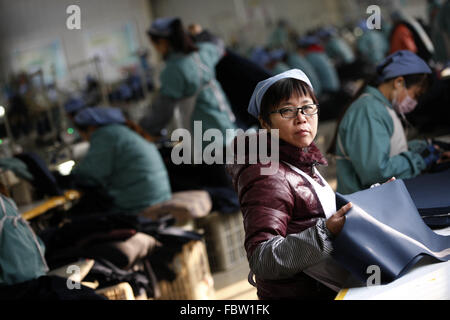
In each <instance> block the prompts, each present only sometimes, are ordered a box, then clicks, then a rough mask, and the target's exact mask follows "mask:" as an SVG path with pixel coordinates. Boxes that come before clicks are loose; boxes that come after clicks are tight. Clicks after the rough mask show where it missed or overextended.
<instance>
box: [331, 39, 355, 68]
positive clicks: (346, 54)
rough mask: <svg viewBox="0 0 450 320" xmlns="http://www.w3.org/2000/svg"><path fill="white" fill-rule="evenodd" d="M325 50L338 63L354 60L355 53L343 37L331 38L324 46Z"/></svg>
mask: <svg viewBox="0 0 450 320" xmlns="http://www.w3.org/2000/svg"><path fill="white" fill-rule="evenodd" d="M325 51H326V53H327V55H328V56H329V57H330V58H331V59H333V60H336V61H338V62H340V63H344V64H349V63H353V62H354V61H355V54H354V53H353V50H352V48H350V46H349V45H348V44H347V42H345V41H344V39H341V38H338V37H333V38H331V39H330V40H329V41H328V43H327V45H326V47H325Z"/></svg>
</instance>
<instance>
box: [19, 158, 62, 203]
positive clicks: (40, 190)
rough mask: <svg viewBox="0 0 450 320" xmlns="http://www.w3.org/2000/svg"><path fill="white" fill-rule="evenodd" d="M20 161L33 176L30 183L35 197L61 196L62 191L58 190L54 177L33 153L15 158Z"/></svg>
mask: <svg viewBox="0 0 450 320" xmlns="http://www.w3.org/2000/svg"><path fill="white" fill-rule="evenodd" d="M15 157H16V158H18V159H20V160H22V161H23V162H24V163H25V164H26V165H27V167H28V170H29V171H30V173H31V174H32V175H33V177H34V179H33V181H31V183H32V185H33V187H34V188H35V190H36V193H37V196H38V197H39V198H42V197H43V196H45V195H47V196H61V195H63V192H62V190H61V189H60V188H59V186H58V184H57V182H56V179H55V177H54V176H53V174H52V173H51V172H50V170H49V169H48V167H47V165H46V164H45V162H44V161H43V160H42V159H41V158H40V157H39V156H38V155H37V154H35V153H32V152H27V153H22V154H19V155H16V156H15Z"/></svg>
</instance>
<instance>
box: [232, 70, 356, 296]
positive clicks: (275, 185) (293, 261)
mask: <svg viewBox="0 0 450 320" xmlns="http://www.w3.org/2000/svg"><path fill="white" fill-rule="evenodd" d="M248 112H249V113H250V114H251V115H252V116H254V117H255V118H257V119H258V120H259V122H260V124H261V126H262V127H263V128H264V129H267V130H268V131H269V132H270V133H271V134H272V130H278V134H279V149H278V150H279V152H278V154H279V157H278V159H274V160H272V161H271V163H265V164H263V161H257V163H252V162H251V160H250V161H249V159H250V158H251V154H250V152H251V151H250V150H251V149H252V147H251V145H246V148H245V152H246V154H245V159H246V161H245V163H242V161H235V163H233V164H229V165H227V168H228V170H229V172H230V173H231V175H232V177H233V184H234V187H235V189H236V191H237V192H238V195H239V202H240V205H241V211H242V213H243V218H244V229H245V243H244V246H245V249H246V252H247V258H248V260H249V266H250V270H251V271H252V273H253V274H254V275H255V276H256V287H257V294H258V297H259V298H260V299H330V300H331V299H333V298H334V297H335V296H336V293H337V291H339V289H340V288H341V287H342V285H343V284H344V282H345V280H346V279H347V277H348V273H347V271H345V270H343V269H342V268H341V267H340V266H339V265H338V264H337V263H336V262H334V260H333V258H331V254H332V252H333V245H332V239H333V237H334V236H337V235H338V234H339V232H340V230H341V229H342V227H343V226H344V224H345V214H346V212H347V211H348V210H349V209H350V208H351V204H347V205H346V206H344V207H343V208H341V209H340V210H336V197H335V193H334V192H333V190H332V188H331V187H330V186H329V185H328V183H327V182H326V180H325V179H324V178H323V177H322V176H321V175H320V173H319V172H318V170H317V167H318V166H320V165H326V164H327V161H326V159H325V157H324V156H323V155H322V154H321V152H320V150H319V149H318V148H317V146H316V145H315V144H314V142H313V141H314V138H315V136H316V134H317V128H318V125H319V105H318V100H317V98H316V97H315V95H314V91H313V88H312V86H311V82H310V81H309V79H308V78H307V77H306V75H305V73H304V72H302V71H301V70H298V69H292V70H289V71H287V72H284V73H282V74H278V75H276V76H274V77H271V78H269V79H267V80H264V81H261V82H259V83H258V85H257V86H256V88H255V90H254V93H253V95H252V97H251V100H250V104H249V107H248ZM255 135H257V136H256V137H255V138H256V139H253V138H249V139H248V140H247V144H250V143H251V141H256V140H259V137H260V136H259V134H258V133H255ZM267 141H269V143H268V146H267V147H268V148H269V147H270V144H271V143H270V141H271V138H267ZM258 143H261V141H258ZM266 143H267V142H266ZM237 157H238V156H236V158H235V160H237ZM239 157H240V155H239ZM259 160H262V159H259ZM264 162H265V161H264ZM275 163H277V164H278V166H277V168H278V169H277V170H275V172H273V174H264V173H263V170H262V169H264V168H265V169H267V168H268V167H270V166H272V165H273V164H275ZM251 278H252V277H251Z"/></svg>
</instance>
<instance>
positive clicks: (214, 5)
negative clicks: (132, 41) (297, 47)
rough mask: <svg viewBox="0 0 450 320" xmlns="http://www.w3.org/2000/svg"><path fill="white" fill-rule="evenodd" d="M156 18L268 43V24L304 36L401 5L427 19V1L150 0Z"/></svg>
mask: <svg viewBox="0 0 450 320" xmlns="http://www.w3.org/2000/svg"><path fill="white" fill-rule="evenodd" d="M150 1H151V3H152V7H153V13H154V16H155V18H156V17H162V16H180V17H181V18H182V19H183V22H184V23H185V25H186V26H187V25H188V24H190V23H192V22H198V23H200V24H202V25H203V26H205V27H206V28H208V29H209V30H211V31H212V32H214V33H216V34H218V35H220V36H221V37H223V38H224V39H225V40H226V41H230V40H231V39H233V38H238V39H241V40H242V41H244V42H247V43H249V44H250V45H251V44H264V42H265V41H266V39H267V38H268V36H269V33H270V31H271V27H268V26H267V25H266V24H267V22H268V21H272V22H275V21H277V20H278V19H279V18H285V19H286V20H288V21H289V22H290V23H291V24H292V26H293V27H295V29H296V30H297V31H298V32H300V33H302V32H304V31H306V30H307V29H310V28H313V27H316V26H319V25H323V24H329V23H331V24H335V25H338V26H340V25H344V24H346V23H349V22H354V21H357V20H359V19H363V18H365V17H368V14H367V13H366V9H367V7H368V6H369V5H373V4H375V5H379V6H380V8H381V11H382V14H383V15H387V18H389V13H390V11H391V10H392V8H393V7H394V5H398V6H399V7H401V8H403V9H404V10H405V11H406V12H408V13H409V14H411V15H413V16H421V17H423V18H426V0H394V1H392V0H150Z"/></svg>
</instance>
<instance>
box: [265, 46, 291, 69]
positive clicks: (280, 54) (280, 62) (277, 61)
mask: <svg viewBox="0 0 450 320" xmlns="http://www.w3.org/2000/svg"><path fill="white" fill-rule="evenodd" d="M268 54H269V59H270V60H269V63H268V64H267V69H268V70H269V71H270V72H271V73H272V74H273V75H277V74H279V73H283V72H285V71H288V70H289V69H290V68H289V66H288V65H287V64H286V63H285V60H286V51H285V50H283V49H276V50H271V51H269V53H268Z"/></svg>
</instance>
